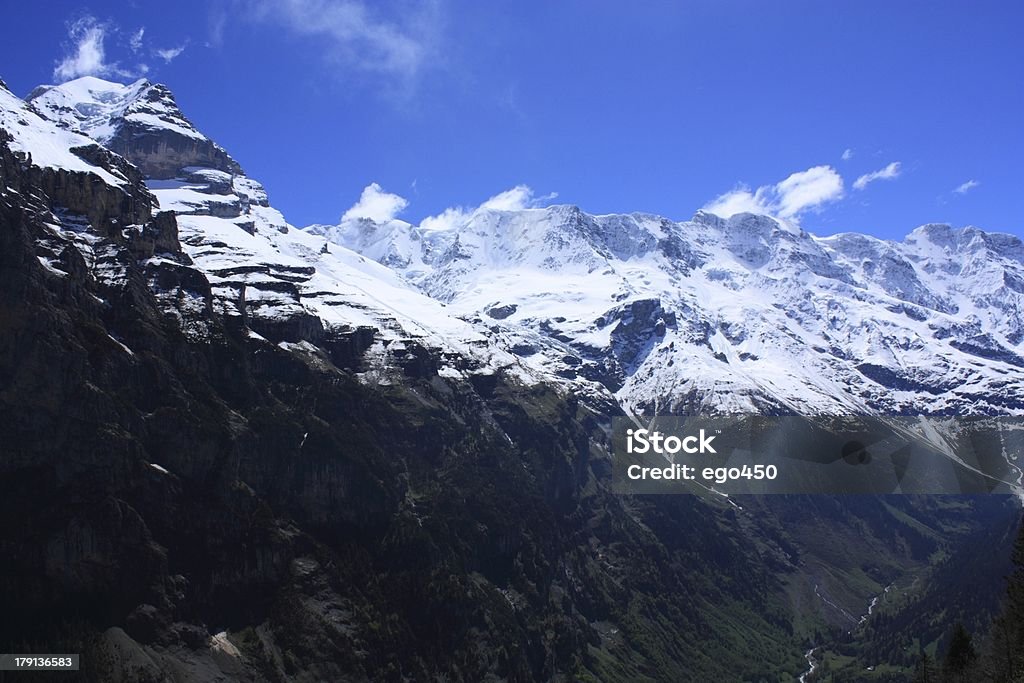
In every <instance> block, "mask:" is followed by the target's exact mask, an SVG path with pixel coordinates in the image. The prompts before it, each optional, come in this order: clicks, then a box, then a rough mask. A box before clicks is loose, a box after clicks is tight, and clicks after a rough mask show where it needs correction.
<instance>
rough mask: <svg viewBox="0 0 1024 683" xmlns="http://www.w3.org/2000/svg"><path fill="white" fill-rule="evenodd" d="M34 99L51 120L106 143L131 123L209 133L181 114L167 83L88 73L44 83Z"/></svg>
mask: <svg viewBox="0 0 1024 683" xmlns="http://www.w3.org/2000/svg"><path fill="white" fill-rule="evenodd" d="M28 100H29V102H31V103H32V105H33V106H34V107H35V108H36V109H37V110H38V111H40V112H41V113H42V114H43V115H44V116H46V117H47V118H48V119H50V120H51V121H54V122H55V123H57V124H58V125H60V126H62V127H64V128H67V129H68V130H72V131H75V132H77V133H81V134H83V135H86V136H88V137H90V138H92V139H94V140H96V141H97V142H100V143H102V144H108V143H110V142H111V141H112V140H113V139H114V136H115V135H116V134H117V132H118V130H120V128H121V127H122V126H123V125H125V124H137V125H141V126H144V127H148V128H153V129H167V130H171V131H173V132H174V133H177V134H179V135H184V136H187V137H192V138H196V139H203V137H204V136H203V135H202V133H200V132H199V131H198V130H196V128H195V126H193V125H192V123H191V122H190V121H189V120H188V119H186V118H185V116H184V115H183V114H182V113H181V111H180V110H179V109H178V106H177V104H176V103H175V102H174V97H173V95H171V92H170V91H169V90H168V89H167V88H166V87H165V86H162V85H154V84H152V83H150V82H149V81H147V80H145V79H139V80H137V81H135V82H134V83H130V84H127V85H122V84H120V83H112V82H110V81H105V80H103V79H100V78H94V77H92V76H85V77H82V78H79V79H76V80H73V81H68V82H67V83H64V84H62V85H59V86H53V85H41V86H39V87H38V88H36V89H35V90H33V91H32V92H31V93H30V94H29V96H28Z"/></svg>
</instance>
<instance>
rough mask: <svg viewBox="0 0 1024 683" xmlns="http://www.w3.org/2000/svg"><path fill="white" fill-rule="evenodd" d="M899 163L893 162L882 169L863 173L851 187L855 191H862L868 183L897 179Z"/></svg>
mask: <svg viewBox="0 0 1024 683" xmlns="http://www.w3.org/2000/svg"><path fill="white" fill-rule="evenodd" d="M900 166H901V164H900V162H898V161H894V162H892V163H891V164H889V165H888V166H886V167H885V168H883V169H879V170H877V171H872V172H871V173H865V174H864V175H862V176H861V177H859V178H857V180H855V181H853V187H854V189H856V190H863V189H864V188H865V187H867V186H868V183H873V182H875V181H876V180H892V179H893V178H899V176H900Z"/></svg>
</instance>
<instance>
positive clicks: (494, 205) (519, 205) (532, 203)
mask: <svg viewBox="0 0 1024 683" xmlns="http://www.w3.org/2000/svg"><path fill="white" fill-rule="evenodd" d="M556 197H558V193H557V192H552V193H550V194H546V195H543V196H541V197H537V196H535V195H534V192H533V190H532V189H531V188H530V187H529V186H528V185H516V186H515V187H513V188H511V189H509V190H505V191H504V192H499V193H498V194H496V195H494V196H493V197H491V198H489V199H487V200H486V201H485V202H483V203H482V204H480V205H479V206H476V207H464V206H453V207H450V208H447V209H445V210H444V211H442V212H441V213H439V214H438V215H436V216H428V217H427V218H424V219H423V220H422V221H421V222H420V227H422V228H423V229H425V230H448V229H451V228H453V227H455V226H457V225H460V224H462V223H465V222H466V221H467V220H469V219H470V217H472V215H473V214H474V213H476V212H477V211H480V210H491V211H519V210H522V209H533V208H537V207H539V206H544V205H546V204H548V203H550V202H551V201H552V200H553V199H555V198H556Z"/></svg>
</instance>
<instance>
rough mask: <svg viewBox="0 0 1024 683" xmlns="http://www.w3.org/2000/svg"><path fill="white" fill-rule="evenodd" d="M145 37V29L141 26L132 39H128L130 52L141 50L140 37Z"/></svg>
mask: <svg viewBox="0 0 1024 683" xmlns="http://www.w3.org/2000/svg"><path fill="white" fill-rule="evenodd" d="M144 35H146V27H145V26H141V27H139V30H138V31H136V32H135V33H133V34H132V37H131V38H129V39H128V47H130V48H131V49H132V52H138V51H139V50H141V49H142V37H143V36H144Z"/></svg>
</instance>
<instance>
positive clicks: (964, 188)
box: [953, 179, 981, 194]
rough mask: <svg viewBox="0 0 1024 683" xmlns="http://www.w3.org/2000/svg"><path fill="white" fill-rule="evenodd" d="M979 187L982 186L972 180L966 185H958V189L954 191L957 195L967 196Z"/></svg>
mask: <svg viewBox="0 0 1024 683" xmlns="http://www.w3.org/2000/svg"><path fill="white" fill-rule="evenodd" d="M978 185H981V183H980V182H978V181H977V180H974V179H971V180H968V181H967V182H966V183H961V184H960V185H958V186H957V188H956V189H955V190H953V192H956V193H957V194H967V193H968V192H970V191H971V190H973V189H974V188H976V187H977V186H978Z"/></svg>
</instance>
